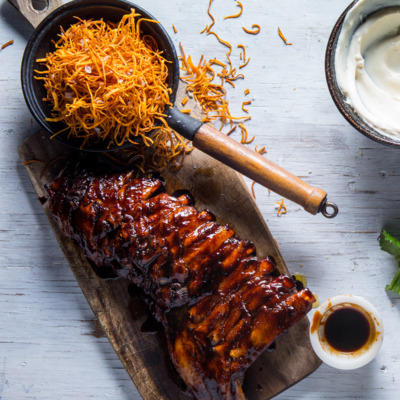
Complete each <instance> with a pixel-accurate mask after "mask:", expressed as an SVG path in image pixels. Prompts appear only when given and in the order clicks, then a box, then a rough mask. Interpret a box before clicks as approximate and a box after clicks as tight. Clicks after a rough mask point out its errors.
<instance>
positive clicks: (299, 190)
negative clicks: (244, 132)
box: [193, 124, 326, 214]
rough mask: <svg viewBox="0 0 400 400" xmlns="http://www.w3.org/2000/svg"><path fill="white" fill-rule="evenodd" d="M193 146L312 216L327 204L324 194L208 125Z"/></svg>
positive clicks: (197, 136)
mask: <svg viewBox="0 0 400 400" xmlns="http://www.w3.org/2000/svg"><path fill="white" fill-rule="evenodd" d="M193 145H194V146H195V147H196V148H198V149H199V150H201V151H203V152H204V153H207V154H208V155H210V156H212V157H214V158H216V159H217V160H219V161H221V162H222V163H224V164H226V165H228V166H229V167H231V168H233V169H235V170H236V171H238V172H240V173H242V174H243V175H245V176H247V177H248V178H250V179H253V180H254V181H256V182H257V183H259V184H261V185H263V186H265V187H267V188H268V189H271V190H272V191H274V192H275V193H278V194H280V195H281V196H283V197H285V198H287V199H289V200H292V201H294V202H295V203H297V204H299V205H301V206H302V207H304V209H305V210H306V211H308V212H309V213H311V214H317V213H318V212H319V211H321V208H322V207H323V206H324V204H325V202H326V192H324V191H323V190H322V189H319V188H314V187H312V186H310V185H309V184H307V183H306V182H304V181H302V180H301V179H299V178H298V177H296V176H295V175H293V174H291V173H290V172H288V171H286V170H284V169H283V168H281V167H279V166H278V165H276V164H274V163H273V162H271V161H269V160H267V159H266V158H264V157H262V156H261V155H260V154H258V153H256V152H254V151H252V150H250V149H248V148H247V147H245V146H243V145H241V144H240V143H238V142H236V141H235V140H233V139H231V138H230V137H229V136H226V135H224V134H223V133H221V132H220V131H218V130H217V129H216V128H214V127H213V126H212V125H210V124H204V125H202V126H201V127H200V129H199V130H198V131H197V133H196V134H195V135H194V138H193Z"/></svg>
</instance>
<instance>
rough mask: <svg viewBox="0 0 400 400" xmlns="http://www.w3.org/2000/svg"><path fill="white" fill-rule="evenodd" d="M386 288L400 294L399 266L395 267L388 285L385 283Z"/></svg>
mask: <svg viewBox="0 0 400 400" xmlns="http://www.w3.org/2000/svg"><path fill="white" fill-rule="evenodd" d="M385 289H386V290H390V291H391V292H393V293H396V294H400V268H398V269H397V272H396V275H395V276H394V278H393V280H392V282H391V283H390V285H386V288H385Z"/></svg>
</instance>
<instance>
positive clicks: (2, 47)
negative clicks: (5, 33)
mask: <svg viewBox="0 0 400 400" xmlns="http://www.w3.org/2000/svg"><path fill="white" fill-rule="evenodd" d="M12 44H14V40H12V39H11V40H9V41H8V42H6V43H4V44H3V45H2V46H1V47H0V50H4V49H5V48H6V47H8V46H11V45H12Z"/></svg>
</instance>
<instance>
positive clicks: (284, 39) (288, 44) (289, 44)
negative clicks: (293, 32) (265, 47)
mask: <svg viewBox="0 0 400 400" xmlns="http://www.w3.org/2000/svg"><path fill="white" fill-rule="evenodd" d="M278 34H279V37H280V38H281V39H282V40H283V42H284V43H285V44H286V45H287V46H291V45H292V44H293V43H288V41H287V39H286V38H285V36H284V35H283V33H282V31H281V28H279V26H278Z"/></svg>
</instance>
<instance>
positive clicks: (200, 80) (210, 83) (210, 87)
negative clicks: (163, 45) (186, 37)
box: [179, 44, 249, 128]
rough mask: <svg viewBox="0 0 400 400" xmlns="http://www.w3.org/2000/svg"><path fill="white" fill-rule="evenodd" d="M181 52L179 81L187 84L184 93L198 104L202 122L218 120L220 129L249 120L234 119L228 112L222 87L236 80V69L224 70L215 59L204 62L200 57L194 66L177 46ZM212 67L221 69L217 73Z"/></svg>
mask: <svg viewBox="0 0 400 400" xmlns="http://www.w3.org/2000/svg"><path fill="white" fill-rule="evenodd" d="M179 47H180V50H181V56H180V57H179V58H180V60H181V70H182V71H183V72H184V74H183V75H182V76H181V79H182V80H183V81H185V82H186V83H187V85H186V91H187V92H189V93H192V94H193V97H194V98H195V99H196V100H197V101H198V102H199V104H200V106H201V108H202V110H203V112H204V114H205V117H204V118H203V119H202V120H203V122H210V121H215V120H219V121H221V123H222V126H221V128H222V127H223V126H224V125H225V124H230V126H231V127H232V126H233V123H234V122H235V121H242V120H246V119H249V117H247V116H246V117H234V116H232V114H231V112H230V110H229V101H228V100H227V99H226V89H225V88H224V87H223V83H224V82H229V83H230V84H233V82H232V81H233V80H235V79H238V77H239V76H238V75H235V73H236V69H231V70H230V71H227V70H226V67H227V66H226V64H224V63H222V62H221V61H218V60H216V59H212V60H209V61H207V60H204V58H203V57H201V59H200V61H199V62H198V63H197V64H194V63H193V61H192V58H191V56H190V55H189V56H186V54H185V51H184V50H183V47H182V44H179ZM213 65H218V66H219V67H221V68H222V71H221V72H220V73H217V72H216V71H215V70H214V68H213ZM216 77H220V78H221V84H219V83H216V82H215V81H214V79H215V78H216Z"/></svg>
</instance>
